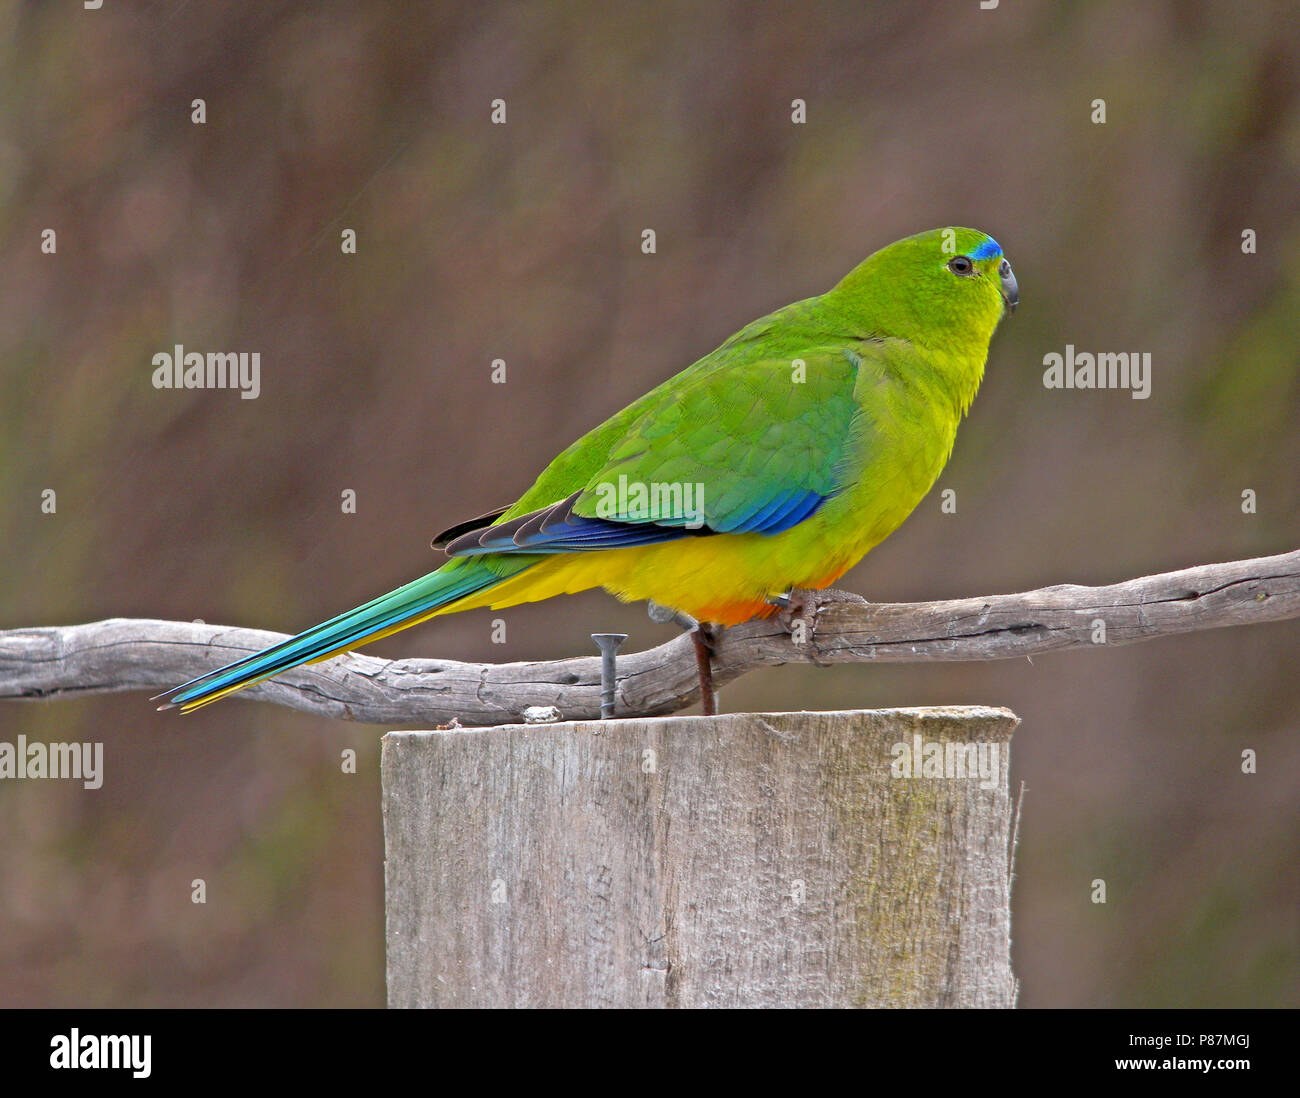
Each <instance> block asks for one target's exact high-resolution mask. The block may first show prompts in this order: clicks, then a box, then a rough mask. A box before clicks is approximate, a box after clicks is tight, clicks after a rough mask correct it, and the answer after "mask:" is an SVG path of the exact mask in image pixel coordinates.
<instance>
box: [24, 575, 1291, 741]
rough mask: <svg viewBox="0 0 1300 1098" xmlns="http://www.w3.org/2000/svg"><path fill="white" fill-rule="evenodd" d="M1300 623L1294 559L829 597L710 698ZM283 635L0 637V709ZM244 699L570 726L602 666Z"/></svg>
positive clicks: (676, 650) (312, 680) (685, 692)
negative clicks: (543, 718) (904, 669)
mask: <svg viewBox="0 0 1300 1098" xmlns="http://www.w3.org/2000/svg"><path fill="white" fill-rule="evenodd" d="M1294 617H1300V550H1298V551H1296V552H1293V553H1285V554H1281V555H1279V556H1273V557H1260V558H1258V559H1256V560H1244V561H1233V562H1230V563H1225V564H1207V565H1202V566H1200V567H1197V568H1185V569H1182V570H1181V571H1177V572H1165V573H1163V574H1161V575H1156V576H1144V577H1142V578H1140V579H1133V580H1128V581H1126V582H1124V583H1116V584H1112V585H1111V586H1108V587H1080V586H1076V585H1073V584H1065V585H1060V586H1056V587H1044V588H1041V589H1040V590H1037V591H1026V592H1023V593H1021V594H1014V595H990V596H987V597H983V598H969V599H955V600H951V601H942V602H921V603H872V604H866V603H862V602H859V601H836V598H835V594H834V593H833V592H823V593H822V594H821V596H820V597H819V600H818V609H817V612H816V615H815V620H814V622H813V623H812V624H813V628H812V629H811V630H810V631H809V635H808V637H807V639H806V641H805V643H803V644H795V643H794V640H793V639H792V637H791V634H790V632H789V631H788V630H787V629H786V628H785V627H784V626H783V625H782V624H781V623H780V622H779V621H777V620H776V619H775V618H772V619H768V620H766V621H753V622H748V623H746V624H745V625H740V626H736V627H735V628H732V629H728V630H726V631H725V632H724V633H723V634H722V637H721V641H720V644H719V646H718V654H717V660H716V664H715V671H714V678H715V681H716V682H717V683H719V684H721V683H725V682H729V681H730V680H732V679H735V678H737V677H739V676H740V675H743V674H744V673H745V672H747V671H752V670H754V669H755V668H758V667H774V666H778V665H780V664H785V663H801V662H811V663H815V664H819V665H823V664H833V663H858V662H875V661H891V662H908V661H912V662H920V661H930V660H994V659H1009V658H1012V657H1017V656H1029V655H1035V654H1037V653H1042V652H1056V651H1060V650H1063V649H1067V648H1084V647H1092V646H1094V645H1095V644H1096V643H1098V641H1097V637H1098V635H1099V630H1098V629H1097V626H1096V623H1097V622H1102V623H1104V626H1105V638H1104V643H1105V644H1107V645H1117V644H1132V643H1134V642H1135V641H1143V640H1150V639H1152V638H1154V637H1161V636H1169V635H1172V634H1175V633H1187V632H1192V631H1194V630H1198V629H1214V628H1218V627H1221V626H1226V625H1249V624H1254V623H1258V622H1265V621H1277V620H1279V619H1283V618H1294ZM282 639H284V638H283V635H282V634H279V633H268V632H263V631H261V630H256V629H237V628H230V627H227V626H217V625H203V624H199V623H190V622H175V621H152V620H148V619H125V618H114V619H110V620H108V621H101V622H93V623H91V624H87V625H69V626H49V627H38V628H32V629H12V630H8V631H4V632H0V699H41V698H60V697H74V696H78V695H82V694H93V693H103V692H107V691H119V690H149V689H153V690H159V689H165V688H168V687H171V686H175V685H176V684H177V683H179V682H181V681H183V680H185V679H188V678H192V677H194V676H196V675H199V674H202V673H203V672H205V671H209V670H211V669H213V668H215V667H218V666H220V665H221V664H223V663H228V662H230V661H232V660H235V659H238V658H239V657H240V656H243V655H246V654H248V653H250V652H254V651H257V650H258V649H261V648H264V647H266V646H267V645H270V644H274V643H275V642H276V641H279V640H282ZM618 672H619V683H618V713H619V715H620V716H656V715H659V714H663V713H672V712H675V711H677V710H679V709H683V708H685V707H686V706H688V705H690V704H692V703H693V702H694V701H695V700H696V699H697V697H698V684H697V679H696V668H695V656H694V652H693V648H692V645H691V643H690V640H689V638H688V637H685V636H682V637H677V638H675V639H674V640H671V641H669V642H667V643H666V644H661V645H659V646H658V647H657V648H651V649H648V650H646V651H643V652H633V653H629V654H628V655H626V656H621V657H620V659H619V664H618ZM240 696H243V697H247V698H251V699H253V700H261V701H272V702H278V703H279V704H281V705H287V706H290V707H292V708H294V709H302V710H306V711H307V712H311V713H318V714H321V715H322V716H329V717H340V718H344V719H347V720H356V721H367V722H370V723H373V724H383V725H402V724H421V725H424V726H426V727H427V726H430V725H434V724H440V723H448V722H451V721H452V720H453V719H458V720H459V721H460V722H461V723H462V724H465V725H493V724H502V723H507V722H509V721H513V720H517V719H518V717H519V714H520V713H521V712H522V711H523V710H524V708H525V707H527V706H555V707H556V708H558V709H559V710H560V712H561V713H562V714H563V715H564V717H565V718H567V719H570V720H584V719H591V718H595V717H597V716H599V714H600V660H599V658H597V657H594V656H593V657H586V658H579V659H568V660H551V661H542V662H537V663H504V664H474V663H457V662H454V661H451V660H424V659H404V660H384V659H377V658H375V657H374V656H365V655H359V654H355V653H350V654H348V655H345V656H340V657H338V658H336V659H333V660H330V661H328V662H327V663H322V664H317V665H315V666H309V667H301V668H298V669H297V670H295V671H291V672H287V673H286V674H284V675H282V676H281V677H280V678H279V679H277V680H276V681H275V682H267V683H262V684H261V685H259V686H256V687H253V688H251V689H250V690H247V691H243V692H242V693H241V695H240Z"/></svg>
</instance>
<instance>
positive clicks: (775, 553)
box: [158, 227, 1019, 713]
mask: <svg viewBox="0 0 1300 1098" xmlns="http://www.w3.org/2000/svg"><path fill="white" fill-rule="evenodd" d="M1018 301H1019V288H1018V285H1017V282H1016V277H1015V275H1014V273H1013V272H1012V269H1011V264H1010V262H1009V261H1008V260H1007V258H1006V257H1005V256H1004V255H1003V254H1002V248H1001V246H1000V245H999V244H998V243H997V241H996V240H994V239H993V237H991V236H989V235H988V234H987V233H983V232H980V231H978V230H975V229H968V228H960V227H948V228H939V229H932V230H930V231H928V232H922V233H918V234H916V235H914V236H909V237H906V238H904V239H902V240H899V241H896V242H895V243H892V244H889V245H887V246H886V247H884V248H881V249H880V250H879V251H877V252H875V253H873V254H872V255H870V256H868V257H867V258H866V259H865V260H863V261H862V262H861V263H859V264H858V265H857V266H856V267H854V268H853V269H852V270H851V271H849V273H848V274H847V275H845V276H844V277H843V278H842V279H841V280H840V281H839V282H838V283H837V284H836V285H834V286H833V287H832V288H831V289H829V290H827V291H826V292H825V293H823V294H821V295H820V296H817V297H811V298H807V299H806V300H802V301H797V302H795V303H794V304H792V305H787V306H785V307H784V308H780V309H777V310H776V311H775V312H772V313H769V314H768V315H766V316H763V317H760V318H759V319H758V320H755V321H753V322H752V323H750V324H747V325H746V326H745V327H743V328H741V329H740V331H738V332H736V334H735V335H733V336H731V337H730V338H729V339H727V340H726V341H725V342H724V343H722V344H721V346H719V347H718V348H716V349H715V350H713V351H711V352H710V353H708V354H706V355H705V356H704V357H703V358H701V359H699V361H697V362H695V363H694V364H693V365H691V366H688V367H687V368H686V369H684V370H682V371H681V372H680V373H677V374H676V375H674V376H672V377H670V378H669V379H668V380H666V381H664V382H663V383H662V384H660V385H659V386H657V387H656V388H654V389H652V390H651V391H650V392H648V393H647V394H646V395H644V396H642V397H641V398H640V399H639V400H636V401H634V402H633V403H631V404H630V405H628V406H627V407H626V408H624V409H623V410H622V411H621V412H618V413H617V414H615V415H613V416H611V417H610V418H609V419H607V420H605V422H603V423H601V424H600V425H599V426H597V427H595V428H594V429H593V430H591V431H589V432H588V433H587V434H585V435H583V437H582V438H580V439H578V441H576V442H575V443H573V445H571V446H569V447H568V448H567V449H566V450H564V451H563V452H562V453H561V454H560V455H559V456H558V457H556V458H555V459H554V460H553V461H552V462H551V463H550V464H549V465H548V466H546V468H545V469H543V470H542V472H541V474H540V475H539V476H538V477H537V479H536V480H535V481H534V482H533V484H532V487H530V488H529V489H528V490H527V491H526V492H524V494H523V495H521V496H520V497H519V499H518V500H516V501H515V503H514V504H513V505H511V506H510V507H507V508H504V509H499V510H495V511H491V512H489V513H487V514H484V515H481V516H480V517H478V518H474V519H470V520H469V521H466V522H462V523H459V524H458V525H455V526H452V527H450V528H448V529H446V530H444V531H443V532H442V533H441V534H439V535H438V536H437V537H436V538H434V540H433V547H434V548H435V549H440V550H442V551H443V552H445V554H446V556H447V558H448V559H447V560H446V562H445V563H443V564H442V565H441V566H440V567H438V568H437V569H435V570H434V571H432V572H430V573H429V574H428V575H425V576H422V577H421V578H419V579H416V580H412V581H411V582H409V583H407V584H405V585H403V586H401V587H398V588H397V589H396V590H394V591H390V592H388V593H387V594H384V595H380V596H379V597H378V598H375V599H372V600H371V601H369V602H367V603H364V604H363V605H361V606H358V607H356V608H355V609H353V610H349V611H347V612H346V613H343V614H339V615H338V616H336V617H333V618H330V619H329V620H328V621H325V622H322V623H321V624H319V625H316V626H313V627H312V628H310V629H307V630H306V631H304V632H302V633H299V634H297V635H296V636H293V637H290V638H288V639H287V640H284V641H281V642H280V643H278V644H274V645H272V646H270V647H269V648H267V649H265V650H263V651H261V652H257V653H254V654H252V655H249V656H247V657H245V658H242V659H239V660H236V661H235V662H233V663H230V664H227V665H226V666H223V667H219V668H217V669H216V670H213V671H210V672H208V673H206V674H204V675H201V676H199V677H198V678H195V679H192V680H191V681H189V682H186V683H183V684H181V685H180V686H178V687H175V688H173V689H171V690H169V691H166V692H165V693H164V694H160V695H159V696H158V697H159V698H166V699H167V701H166V703H165V704H164V705H161V706H159V708H160V709H170V708H180V709H181V710H182V712H186V713H188V712H192V711H194V710H196V709H199V708H201V707H202V706H205V705H208V704H210V703H211V702H214V701H217V700H218V699H220V698H223V697H225V696H227V695H228V694H231V693H233V692H235V691H237V690H240V689H242V688H244V687H247V686H251V685H253V684H255V683H259V682H262V681H263V680H265V679H268V678H272V677H273V676H276V675H279V674H282V673H283V672H285V671H288V670H291V669H292V668H295V667H298V666H300V665H302V664H306V663H315V662H318V661H321V660H327V659H330V658H331V657H333V656H336V655H339V654H341V653H344V652H347V651H350V650H352V649H354V648H357V647H360V646H361V645H363V644H366V643H368V642H370V641H374V640H378V639H379V638H381V637H387V636H389V635H390V634H392V633H396V632H397V631H398V630H401V629H406V628H408V627H410V626H413V625H417V624H419V623H421V622H424V621H427V620H428V619H430V618H433V617H437V616H439V615H442V614H450V613H455V612H458V611H462V610H472V609H476V608H485V607H486V608H493V609H502V608H505V607H509V606H515V605H518V604H520V603H524V602H535V601H539V600H542V599H549V598H552V597H554V596H557V595H564V594H572V593H575V592H579V591H584V590H588V589H591V588H598V587H599V588H603V589H604V590H606V591H607V592H609V593H611V594H613V595H614V596H616V597H618V598H619V599H622V600H624V601H643V600H644V601H647V602H649V603H651V604H652V606H658V607H661V608H664V610H666V611H668V612H670V613H671V614H673V615H675V617H676V620H678V621H679V624H683V623H687V627H689V625H696V629H695V640H696V647H697V652H696V654H697V657H699V664H700V676H701V693H702V696H703V698H704V705H705V712H706V713H707V712H711V711H713V709H712V707H711V704H710V700H711V699H712V696H713V695H712V689H711V682H710V681H709V678H708V666H709V659H708V656H709V653H710V652H711V651H715V649H714V647H713V645H714V643H715V640H716V636H717V633H716V631H717V630H720V629H724V628H725V627H727V626H731V625H737V624H739V623H741V622H745V621H748V620H751V619H753V618H762V617H767V616H769V615H771V614H773V613H774V612H776V611H777V610H778V608H780V607H782V606H789V604H790V602H789V600H790V597H791V596H792V595H801V594H802V593H804V592H815V591H819V590H821V589H824V588H826V587H828V586H829V585H830V584H832V583H834V582H835V580H837V579H838V578H839V577H840V576H842V575H843V574H844V573H845V572H846V571H848V570H849V569H850V568H852V567H853V566H854V565H855V564H857V563H858V562H859V561H860V560H861V559H862V558H863V557H864V556H865V555H866V554H867V553H868V552H869V551H870V550H871V549H872V548H874V547H875V546H876V545H878V544H880V542H881V541H883V540H884V539H885V538H886V537H888V536H889V535H890V534H891V533H893V532H894V531H895V530H896V529H897V528H898V527H899V526H900V525H901V524H902V523H903V521H904V520H905V519H906V518H907V516H908V515H909V514H911V512H912V511H913V510H914V509H915V508H916V507H917V505H918V504H919V503H920V502H921V500H922V499H923V498H924V497H925V495H926V494H927V493H928V492H929V490H930V488H931V487H932V486H933V485H934V483H935V481H936V480H937V479H938V476H939V474H940V472H941V471H942V469H943V467H944V466H945V465H946V464H947V462H948V459H949V457H950V455H951V453H952V450H953V445H954V442H955V439H956V433H957V427H958V424H959V423H960V422H961V420H962V418H963V417H964V416H965V415H966V413H967V411H968V410H969V409H970V406H971V403H972V401H973V400H974V398H975V394H976V391H977V390H978V388H979V385H980V382H981V381H982V379H983V376H984V370H985V363H986V360H987V358H988V352H989V344H990V342H991V340H992V337H993V334H994V332H995V330H996V329H997V326H998V324H999V322H1000V321H1001V319H1002V317H1003V316H1004V315H1005V314H1007V313H1009V312H1011V311H1013V310H1014V309H1015V307H1016V304H1017V303H1018ZM657 620H663V619H657Z"/></svg>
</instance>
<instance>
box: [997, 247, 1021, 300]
mask: <svg viewBox="0 0 1300 1098" xmlns="http://www.w3.org/2000/svg"><path fill="white" fill-rule="evenodd" d="M998 275H999V276H1000V277H1001V279H1002V297H1003V299H1004V300H1005V301H1006V303H1007V309H1008V310H1009V311H1010V312H1015V311H1016V306H1017V305H1018V304H1019V303H1020V284H1019V283H1018V282H1016V276H1015V272H1014V271H1012V270H1011V264H1010V263H1008V262H1007V261H1006V260H1005V259H1004V260H1003V261H1002V266H1001V267H1000V268H999V270H998Z"/></svg>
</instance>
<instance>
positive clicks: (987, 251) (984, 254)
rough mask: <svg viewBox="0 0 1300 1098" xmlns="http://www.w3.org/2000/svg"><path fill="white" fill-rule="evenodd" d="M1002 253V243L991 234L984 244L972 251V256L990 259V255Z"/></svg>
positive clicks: (972, 257)
mask: <svg viewBox="0 0 1300 1098" xmlns="http://www.w3.org/2000/svg"><path fill="white" fill-rule="evenodd" d="M1001 254H1002V245H1000V244H999V243H998V242H997V241H996V240H994V239H993V238H992V237H991V236H990V237H989V238H988V239H987V240H985V241H984V243H983V244H981V245H980V246H979V247H978V248H976V249H975V250H974V251H973V252H971V253H970V257H971V259H988V258H989V257H990V256H995V255H1001Z"/></svg>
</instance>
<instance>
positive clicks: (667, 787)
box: [382, 707, 1018, 1007]
mask: <svg viewBox="0 0 1300 1098" xmlns="http://www.w3.org/2000/svg"><path fill="white" fill-rule="evenodd" d="M1017 723H1018V720H1017V718H1016V717H1015V716H1014V715H1013V714H1012V713H1010V712H1009V711H1007V710H1005V709H989V708H982V707H951V708H933V709H897V710H879V711H849V712H829V713H768V714H738V715H724V716H719V717H670V718H656V719H637V720H612V721H592V722H570V723H563V724H550V725H506V726H501V727H496V728H490V729H487V730H481V731H468V730H451V731H437V732H391V733H389V734H388V735H387V736H385V737H384V743H383V762H382V776H383V801H384V834H385V844H386V855H387V861H386V886H387V910H388V999H389V1005H390V1006H395V1007H397V1006H401V1007H410V1006H429V1007H433V1006H461V1007H469V1006H475V1007H524V1006H528V1007H540V1006H551V1007H561V1006H563V1007H578V1006H614V1007H703V1006H732V1007H754V1006H790V1007H794V1006H820V1007H850V1006H1003V1007H1005V1006H1011V1005H1013V1004H1014V998H1015V984H1014V980H1013V978H1012V975H1011V967H1010V867H1009V853H1008V851H1009V846H1010V841H1011V801H1010V798H1009V796H1008V792H1007V767H1008V761H1009V745H1010V739H1011V734H1012V732H1013V730H1014V728H1015V726H1016V725H1017ZM916 736H920V737H921V738H922V740H923V741H924V742H926V743H941V744H946V743H952V744H970V743H984V744H996V745H998V756H997V764H996V770H994V768H993V767H992V766H990V767H989V768H988V771H987V772H988V773H989V774H991V775H992V776H991V778H990V780H989V781H988V782H985V783H981V781H980V780H979V779H978V778H970V777H964V778H946V777H942V778H939V777H932V778H923V777H922V778H903V777H897V776H894V774H893V773H892V772H891V764H892V763H893V762H894V760H895V757H896V756H895V755H894V753H893V752H892V749H893V747H894V745H895V744H898V743H906V744H908V745H909V747H910V746H911V745H912V744H913V743H914V737H916ZM647 752H649V753H650V754H647ZM989 761H990V762H992V756H991V754H990V756H989ZM981 784H986V785H988V786H990V787H989V788H981Z"/></svg>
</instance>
